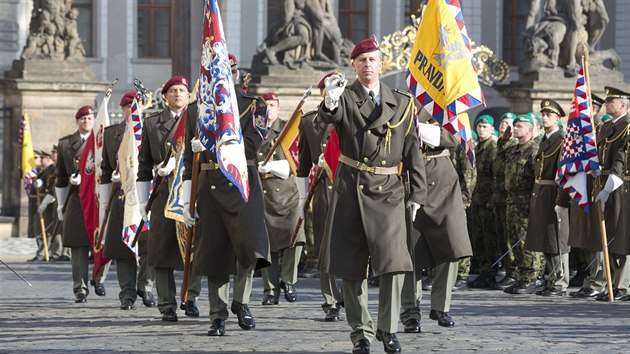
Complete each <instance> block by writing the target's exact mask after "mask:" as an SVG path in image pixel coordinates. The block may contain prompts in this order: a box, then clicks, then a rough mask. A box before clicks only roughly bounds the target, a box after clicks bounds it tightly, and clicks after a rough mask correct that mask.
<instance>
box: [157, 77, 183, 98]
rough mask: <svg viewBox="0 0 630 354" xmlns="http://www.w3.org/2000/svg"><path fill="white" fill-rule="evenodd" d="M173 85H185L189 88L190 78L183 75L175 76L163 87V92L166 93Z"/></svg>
mask: <svg viewBox="0 0 630 354" xmlns="http://www.w3.org/2000/svg"><path fill="white" fill-rule="evenodd" d="M173 85H184V86H186V88H188V79H187V78H185V77H183V76H173V77H172V78H170V79H168V81H167V82H166V83H165V84H164V86H163V87H162V94H163V95H166V92H167V91H168V89H169V88H170V87H171V86H173Z"/></svg>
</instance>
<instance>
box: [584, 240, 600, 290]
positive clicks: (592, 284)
mask: <svg viewBox="0 0 630 354" xmlns="http://www.w3.org/2000/svg"><path fill="white" fill-rule="evenodd" d="M584 252H585V253H586V260H587V261H588V264H587V265H586V266H587V267H588V269H587V271H588V275H587V276H586V278H584V282H583V283H582V287H583V288H591V289H593V290H596V291H600V292H601V291H604V289H605V288H606V271H605V270H604V252H601V251H599V252H595V251H589V250H584Z"/></svg>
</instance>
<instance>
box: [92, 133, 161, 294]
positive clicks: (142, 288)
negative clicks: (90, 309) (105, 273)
mask: <svg viewBox="0 0 630 354" xmlns="http://www.w3.org/2000/svg"><path fill="white" fill-rule="evenodd" d="M125 127H126V122H125V121H123V122H121V123H119V124H116V125H113V126H109V127H107V128H105V131H104V133H103V160H102V162H101V171H102V173H101V181H100V183H101V184H111V183H112V174H113V172H114V171H115V170H116V167H117V166H118V163H117V161H118V149H119V148H120V143H121V141H122V138H123V134H124V132H125ZM112 188H114V191H113V192H112V193H114V198H113V199H112V203H111V205H110V206H109V218H108V222H107V229H106V230H100V232H105V235H104V237H105V246H104V249H103V255H104V256H105V257H107V258H115V259H116V274H117V276H118V285H120V292H119V293H118V298H119V300H120V302H121V304H125V303H128V302H130V303H131V304H133V303H134V302H135V301H136V298H137V292H151V289H152V287H153V269H152V268H150V267H149V266H148V265H147V236H148V235H147V233H146V232H143V233H141V234H140V236H139V238H138V251H139V254H140V259H139V262H138V263H139V266H140V268H139V270H140V272H138V264H137V263H136V255H135V254H134V253H133V252H132V251H131V250H130V249H129V247H127V245H126V244H125V243H124V242H123V240H122V229H123V218H124V200H123V198H124V195H123V191H122V190H121V188H120V183H115V184H114V186H113V187H112ZM100 198H106V200H107V198H109V195H101V196H100ZM136 275H137V281H136Z"/></svg>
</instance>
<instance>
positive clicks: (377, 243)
mask: <svg viewBox="0 0 630 354" xmlns="http://www.w3.org/2000/svg"><path fill="white" fill-rule="evenodd" d="M350 58H351V60H352V67H353V69H354V71H355V72H356V75H357V80H356V81H355V82H354V83H353V84H352V85H350V86H349V87H348V88H347V89H346V87H345V86H346V80H345V78H343V77H342V76H341V75H338V74H335V75H332V76H330V77H328V78H327V79H326V80H325V87H326V98H325V99H324V102H323V103H322V104H320V106H319V111H318V116H319V117H320V118H321V120H322V121H323V122H325V123H332V124H333V125H334V127H335V129H336V131H337V134H338V137H339V146H340V149H341V154H340V156H339V165H338V167H337V172H336V176H335V187H334V189H333V196H332V201H331V204H330V209H329V214H328V215H329V224H328V226H327V229H328V230H330V242H329V244H328V246H327V247H329V252H330V259H329V262H328V264H325V265H323V267H324V269H325V270H326V271H328V272H329V273H332V274H335V275H338V276H340V277H341V278H342V279H343V296H344V304H345V309H346V316H347V321H348V324H349V325H350V326H351V328H352V333H351V335H350V338H351V340H352V343H353V344H354V347H353V349H352V351H353V353H369V351H370V341H371V340H372V339H373V338H374V336H376V339H377V340H379V341H382V342H383V347H384V349H385V351H386V352H388V353H394V352H400V351H401V345H400V343H399V341H398V338H397V337H396V331H397V328H398V313H399V311H400V292H401V287H402V282H403V277H404V273H403V272H409V271H411V270H412V268H413V266H412V263H411V257H410V255H409V251H408V249H407V246H406V239H407V228H406V223H405V199H404V189H403V182H402V178H400V177H398V176H397V175H398V174H399V168H400V164H401V163H402V165H403V169H404V170H405V171H408V172H409V175H410V195H409V198H408V202H407V206H408V208H409V209H411V211H410V214H411V218H412V219H415V214H416V212H417V210H418V209H420V206H421V204H424V203H425V197H426V195H425V193H426V189H425V188H426V185H425V175H424V163H423V161H422V154H421V152H420V149H419V147H418V135H417V133H416V130H415V124H414V123H415V121H414V119H413V116H414V113H415V110H414V98H413V97H412V96H411V95H410V94H408V93H406V92H403V91H398V90H392V89H391V88H389V87H388V86H387V85H385V84H384V83H383V82H381V81H380V74H379V73H380V70H381V69H382V67H383V61H382V57H381V52H380V51H379V50H378V44H377V43H376V41H375V40H373V39H365V40H362V41H361V42H359V43H358V44H357V45H356V46H355V47H354V49H353V50H352V53H351V54H350ZM449 163H450V162H449ZM451 166H452V165H451ZM368 259H371V264H372V267H373V269H374V272H375V273H376V275H380V291H379V305H378V306H379V311H378V312H379V313H378V315H379V316H378V324H377V329H376V331H375V330H374V327H373V324H372V319H371V316H370V313H369V311H368V302H367V301H368V294H367V282H366V279H365V278H366V269H367V264H368Z"/></svg>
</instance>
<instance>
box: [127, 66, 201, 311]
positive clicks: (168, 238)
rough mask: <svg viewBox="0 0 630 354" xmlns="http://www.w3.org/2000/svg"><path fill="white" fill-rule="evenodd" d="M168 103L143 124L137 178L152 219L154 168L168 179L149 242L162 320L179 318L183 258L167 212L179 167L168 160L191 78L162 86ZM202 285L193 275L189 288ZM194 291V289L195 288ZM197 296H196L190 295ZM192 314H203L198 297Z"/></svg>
mask: <svg viewBox="0 0 630 354" xmlns="http://www.w3.org/2000/svg"><path fill="white" fill-rule="evenodd" d="M162 95H163V96H164V98H165V100H166V102H167V103H168V107H167V108H165V109H164V110H162V111H161V112H158V113H156V114H154V115H152V116H149V117H147V118H146V119H145V120H144V124H143V126H142V143H141V144H142V147H141V149H140V152H139V154H138V180H137V182H136V186H137V191H138V201H139V206H140V213H141V214H142V218H143V219H144V220H145V222H147V221H148V216H147V212H146V210H145V208H146V206H147V203H148V201H149V194H150V193H149V188H150V186H151V180H153V169H154V168H157V174H158V175H159V176H162V177H163V178H164V180H163V181H162V184H161V185H160V186H159V188H158V189H157V190H155V189H154V190H153V192H152V193H157V197H156V198H155V200H154V202H153V204H152V205H151V227H150V228H149V235H148V237H149V239H148V244H147V257H148V266H149V267H153V268H154V269H155V288H156V290H157V294H158V300H157V305H158V309H159V310H160V313H161V314H162V321H167V322H177V312H176V309H177V300H176V298H175V296H176V293H177V289H176V287H175V276H174V271H175V269H182V268H183V262H182V257H181V255H180V253H179V246H178V241H177V233H176V225H175V220H172V219H169V218H167V217H165V216H164V206H165V205H166V200H167V198H168V195H169V188H170V185H171V178H172V173H173V170H174V169H175V158H174V157H171V158H170V159H169V160H167V161H164V157H165V156H166V149H167V145H166V143H167V141H168V140H169V139H170V138H172V137H173V135H174V134H175V130H176V129H177V124H178V123H179V120H180V119H181V116H182V115H184V114H185V112H186V110H185V109H186V107H187V106H188V80H187V79H186V78H185V77H183V76H173V77H172V78H170V79H169V80H168V81H167V82H166V83H165V84H164V86H163V87H162ZM200 286H201V278H200V277H193V278H191V280H190V282H189V288H190V289H195V288H199V287H200ZM193 291H194V290H193ZM190 298H193V299H194V297H189V299H190ZM184 307H185V314H186V316H188V317H199V310H198V309H197V306H196V304H195V301H194V300H190V301H187V302H186V304H184Z"/></svg>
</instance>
